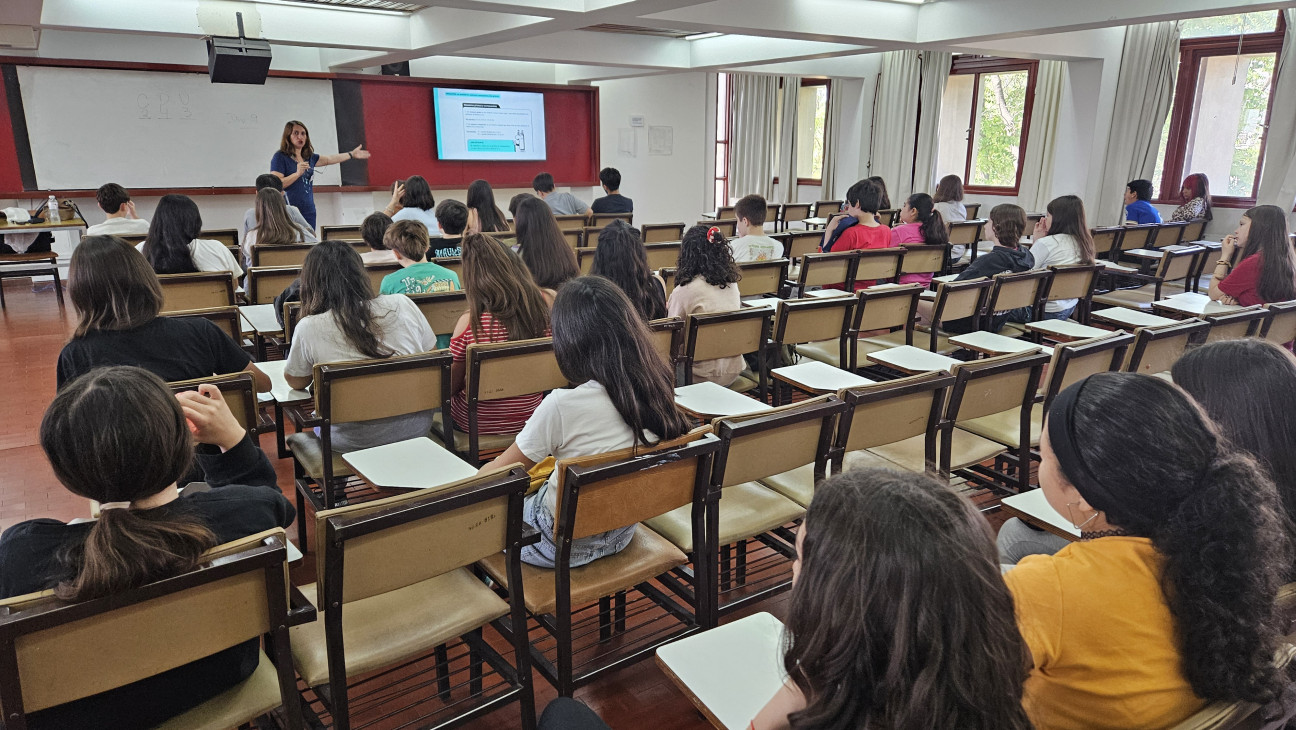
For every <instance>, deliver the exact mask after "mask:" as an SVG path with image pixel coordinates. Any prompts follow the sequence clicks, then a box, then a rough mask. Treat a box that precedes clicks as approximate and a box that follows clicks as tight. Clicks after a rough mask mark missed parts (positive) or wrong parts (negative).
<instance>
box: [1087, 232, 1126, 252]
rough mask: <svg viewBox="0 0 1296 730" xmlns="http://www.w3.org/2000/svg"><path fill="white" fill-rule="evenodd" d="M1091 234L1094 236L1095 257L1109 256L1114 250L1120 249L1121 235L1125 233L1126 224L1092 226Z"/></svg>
mask: <svg viewBox="0 0 1296 730" xmlns="http://www.w3.org/2000/svg"><path fill="white" fill-rule="evenodd" d="M1089 235H1091V236H1093V242H1094V258H1107V257H1109V256H1110V255H1111V252H1112V251H1119V250H1120V240H1121V236H1123V235H1125V226H1107V227H1105V228H1091V229H1089Z"/></svg>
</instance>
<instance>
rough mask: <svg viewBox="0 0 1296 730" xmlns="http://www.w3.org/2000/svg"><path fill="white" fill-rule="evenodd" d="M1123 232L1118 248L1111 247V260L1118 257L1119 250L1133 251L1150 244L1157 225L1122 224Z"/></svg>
mask: <svg viewBox="0 0 1296 730" xmlns="http://www.w3.org/2000/svg"><path fill="white" fill-rule="evenodd" d="M1124 228H1125V232H1124V233H1122V234H1121V235H1120V241H1119V243H1120V248H1115V247H1113V248H1112V252H1111V260H1112V261H1116V260H1118V259H1119V258H1120V252H1121V251H1133V250H1134V249H1136V248H1148V247H1150V246H1151V245H1152V237H1153V236H1155V235H1156V232H1157V227H1156V226H1154V225H1152V226H1124Z"/></svg>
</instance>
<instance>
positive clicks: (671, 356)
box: [648, 317, 684, 373]
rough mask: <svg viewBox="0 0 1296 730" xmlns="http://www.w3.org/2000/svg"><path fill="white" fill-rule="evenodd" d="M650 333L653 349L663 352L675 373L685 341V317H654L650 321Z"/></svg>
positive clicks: (662, 354)
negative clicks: (681, 347)
mask: <svg viewBox="0 0 1296 730" xmlns="http://www.w3.org/2000/svg"><path fill="white" fill-rule="evenodd" d="M648 334H649V336H650V337H652V342H653V349H654V350H656V351H657V352H659V353H661V356H662V357H663V358H665V360H666V364H667V365H670V366H671V371H672V373H674V366H675V360H676V359H678V358H679V350H680V346H681V345H682V344H683V343H684V319H683V318H682V317H665V318H662V319H654V320H652V321H651V322H649V323H648Z"/></svg>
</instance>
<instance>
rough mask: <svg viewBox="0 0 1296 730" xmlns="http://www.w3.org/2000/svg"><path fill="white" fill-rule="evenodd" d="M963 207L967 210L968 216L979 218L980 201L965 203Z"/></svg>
mask: <svg viewBox="0 0 1296 730" xmlns="http://www.w3.org/2000/svg"><path fill="white" fill-rule="evenodd" d="M963 208H964V210H966V211H967V217H968V218H977V217H979V214H980V213H981V204H980V203H964V204H963Z"/></svg>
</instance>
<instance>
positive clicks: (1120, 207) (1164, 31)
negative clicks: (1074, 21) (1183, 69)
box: [1086, 21, 1278, 225]
mask: <svg viewBox="0 0 1296 730" xmlns="http://www.w3.org/2000/svg"><path fill="white" fill-rule="evenodd" d="M1178 68H1179V23H1178V22H1175V21H1170V22H1165V23H1146V24H1143V25H1131V26H1128V27H1127V28H1126V29H1125V49H1124V50H1123V51H1122V52H1121V65H1120V75H1119V76H1118V77H1117V81H1116V104H1115V107H1114V108H1113V109H1112V119H1111V131H1110V132H1109V133H1108V137H1107V154H1106V155H1105V156H1104V158H1103V169H1102V186H1101V187H1100V188H1099V195H1098V198H1099V199H1098V200H1090V201H1086V202H1088V203H1089V211H1090V216H1091V218H1090V224H1091V225H1094V224H1097V225H1117V224H1120V223H1123V222H1124V220H1125V210H1124V203H1123V198H1122V196H1123V195H1124V193H1125V185H1126V184H1127V183H1128V182H1129V181H1130V180H1138V179H1151V178H1152V175H1153V172H1154V168H1155V166H1156V157H1157V148H1158V147H1159V146H1160V143H1161V128H1162V127H1163V126H1164V125H1165V120H1166V115H1167V114H1169V113H1170V102H1171V100H1172V99H1173V97H1174V85H1175V76H1176V75H1177V72H1178ZM1277 118H1278V117H1275V119H1277Z"/></svg>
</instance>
